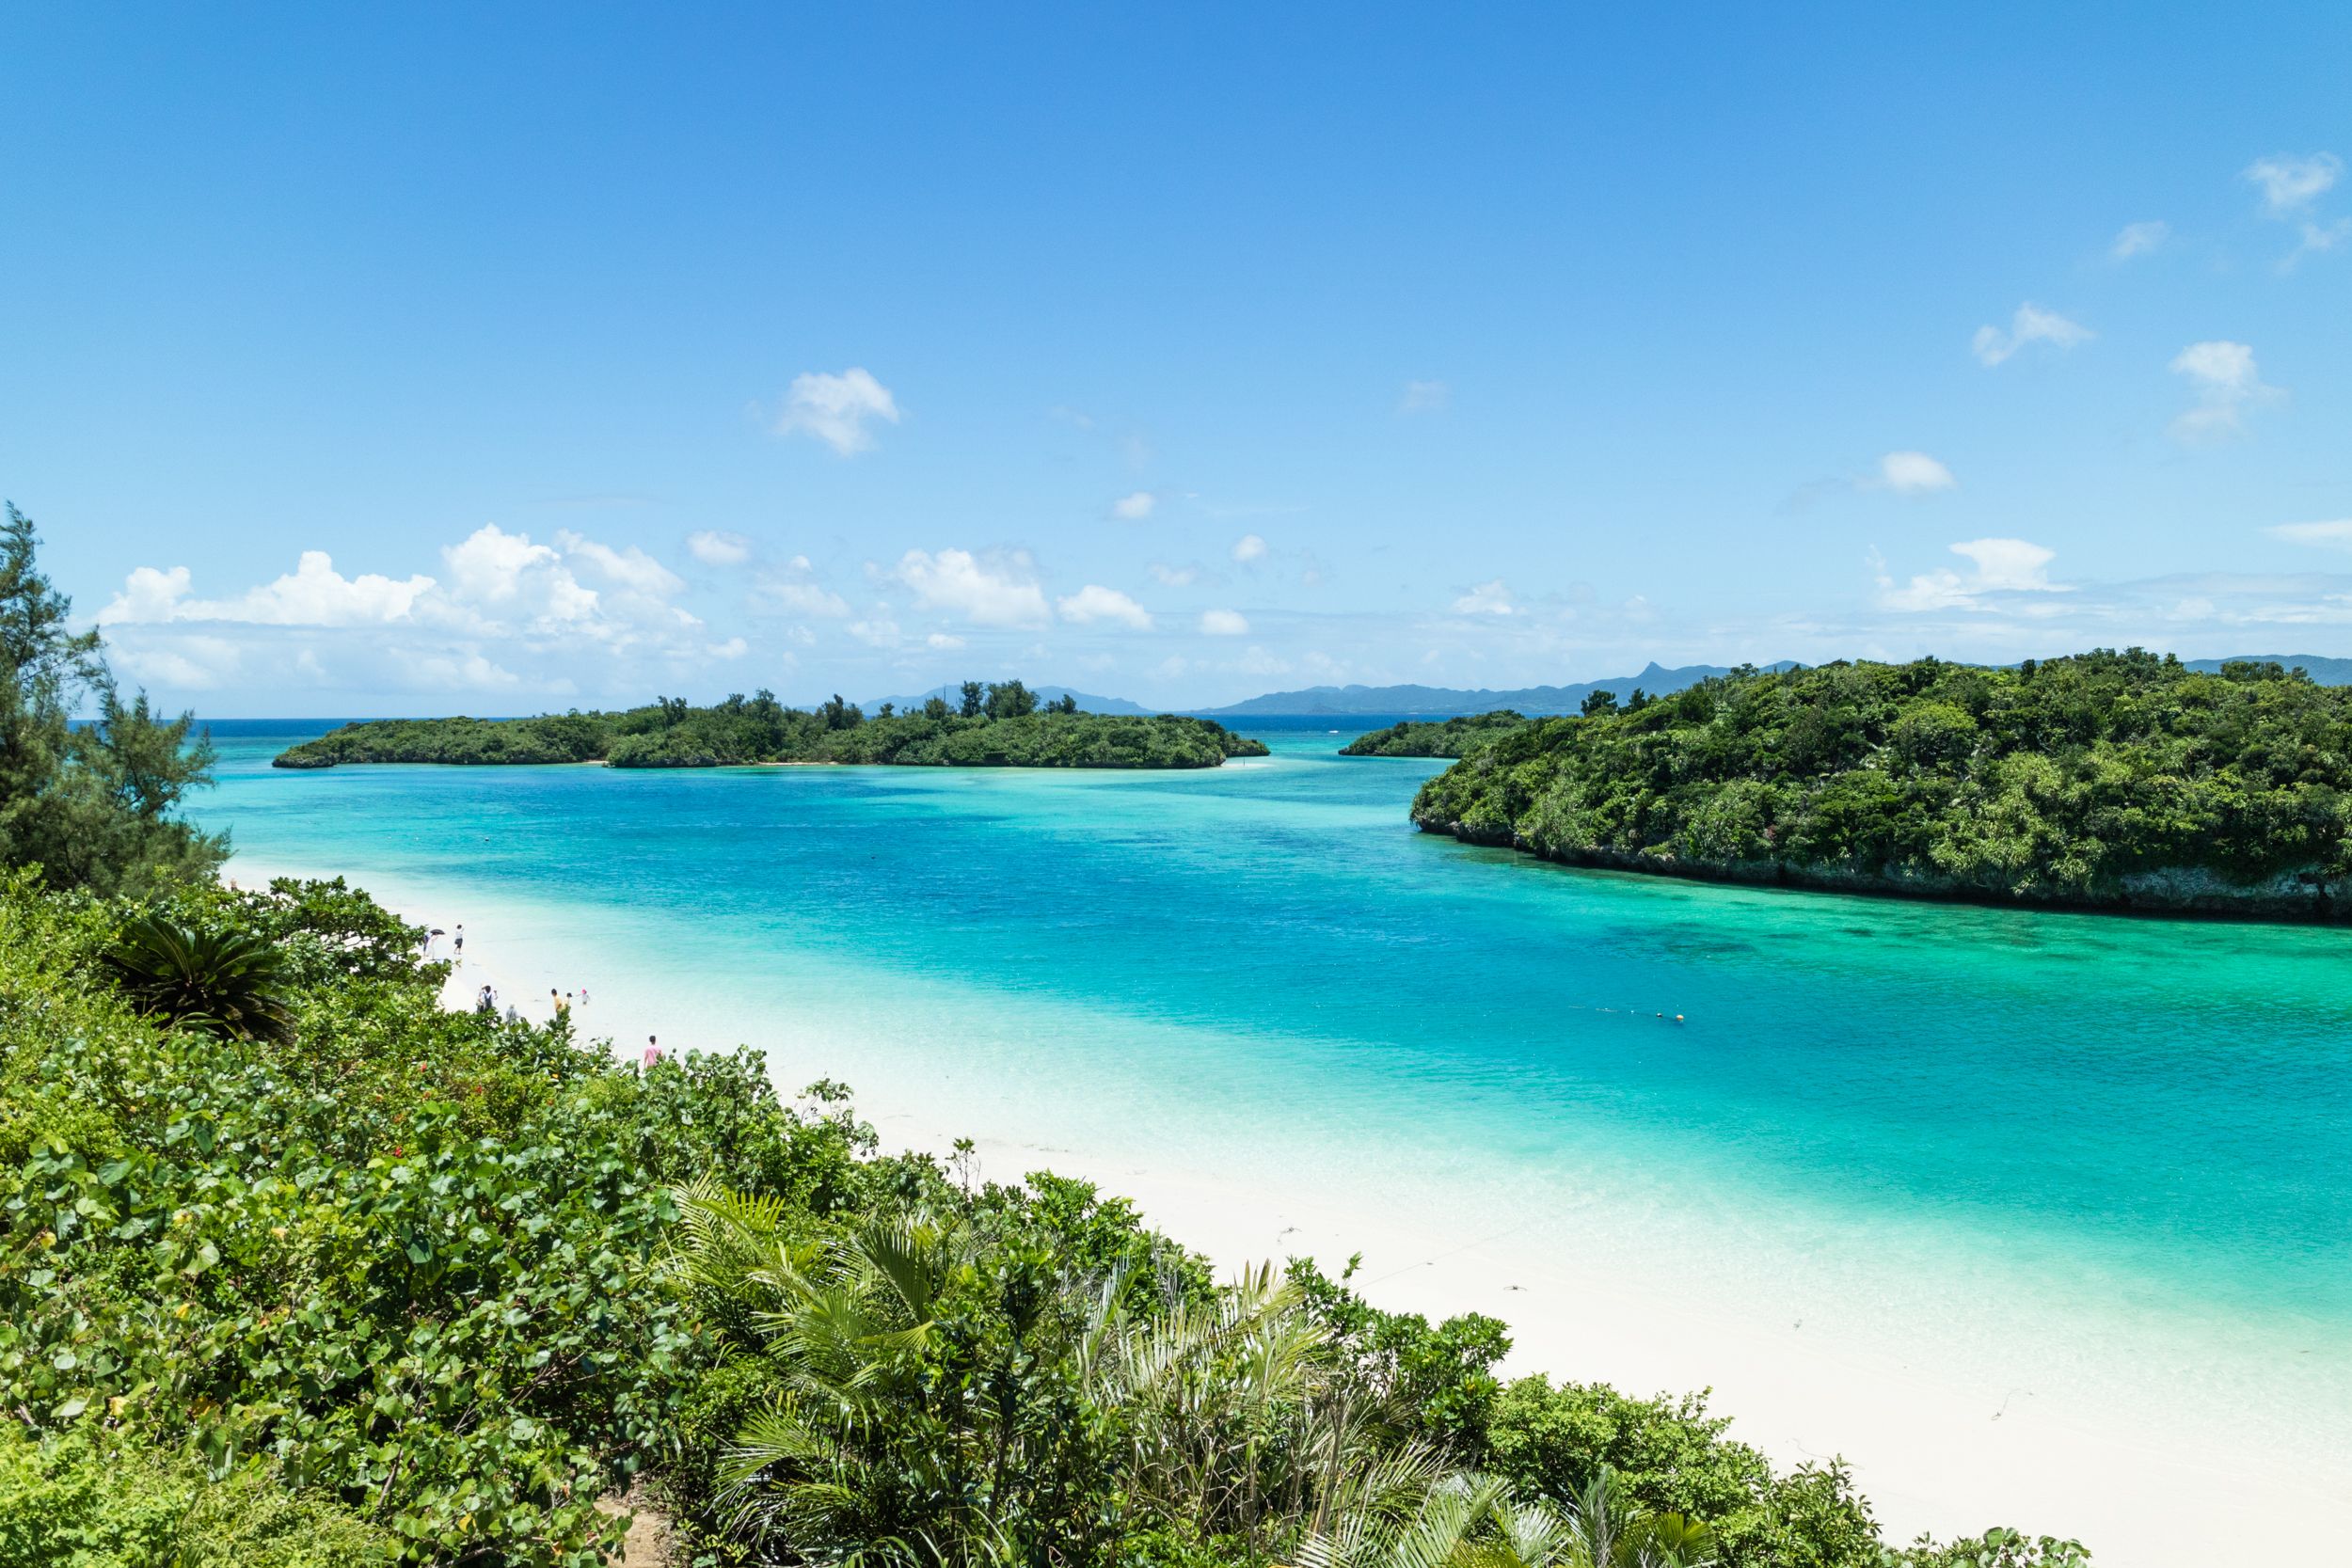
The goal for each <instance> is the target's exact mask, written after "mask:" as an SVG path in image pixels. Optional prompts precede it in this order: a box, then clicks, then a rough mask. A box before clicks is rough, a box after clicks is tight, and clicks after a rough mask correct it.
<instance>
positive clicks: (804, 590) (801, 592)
mask: <svg viewBox="0 0 2352 1568" xmlns="http://www.w3.org/2000/svg"><path fill="white" fill-rule="evenodd" d="M757 597H758V598H760V599H761V600H764V601H765V602H767V603H769V604H772V605H774V606H775V607H776V608H777V609H779V610H784V611H785V612H786V613H787V614H791V615H816V616H820V617H822V618H824V619H826V620H829V621H838V620H840V619H841V618H842V617H844V616H846V615H848V614H849V613H850V606H849V603H848V601H846V600H845V599H843V598H842V597H841V595H840V594H835V593H834V592H833V591H832V590H831V589H828V588H821V587H819V586H818V585H817V584H816V583H813V582H803V581H802V580H800V579H799V578H785V577H771V578H764V579H762V581H761V582H760V585H759V589H758V592H757Z"/></svg>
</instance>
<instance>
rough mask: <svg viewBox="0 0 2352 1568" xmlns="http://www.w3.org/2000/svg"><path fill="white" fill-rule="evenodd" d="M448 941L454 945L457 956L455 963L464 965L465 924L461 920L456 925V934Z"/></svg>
mask: <svg viewBox="0 0 2352 1568" xmlns="http://www.w3.org/2000/svg"><path fill="white" fill-rule="evenodd" d="M450 941H451V942H452V943H453V945H454V948H455V951H456V954H457V961H458V962H459V963H464V962H465V961H466V923H465V922H464V921H462V920H461V921H459V922H458V923H457V934H456V935H455V936H453V937H452V938H451V939H450Z"/></svg>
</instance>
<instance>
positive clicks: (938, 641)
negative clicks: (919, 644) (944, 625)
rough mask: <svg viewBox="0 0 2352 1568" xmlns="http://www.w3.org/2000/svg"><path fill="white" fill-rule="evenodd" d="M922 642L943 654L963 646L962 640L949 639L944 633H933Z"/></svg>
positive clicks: (958, 638) (956, 638)
mask: <svg viewBox="0 0 2352 1568" xmlns="http://www.w3.org/2000/svg"><path fill="white" fill-rule="evenodd" d="M923 641H924V642H925V643H926V644H928V645H929V646H930V647H933V648H937V649H939V650H940V651H941V652H943V653H945V652H946V651H948V650H950V649H954V648H961V647H962V646H963V639H962V638H961V637H951V636H949V635H948V634H947V633H946V632H944V631H935V632H933V633H931V634H930V636H929V637H926V638H925V639H923Z"/></svg>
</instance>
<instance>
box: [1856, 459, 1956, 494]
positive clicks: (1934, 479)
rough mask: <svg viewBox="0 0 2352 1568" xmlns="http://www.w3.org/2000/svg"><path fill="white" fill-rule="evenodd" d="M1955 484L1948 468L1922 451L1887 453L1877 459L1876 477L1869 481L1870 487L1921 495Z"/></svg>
mask: <svg viewBox="0 0 2352 1568" xmlns="http://www.w3.org/2000/svg"><path fill="white" fill-rule="evenodd" d="M1959 483H1960V481H1958V480H1957V479H1954V478H1953V477H1952V470H1951V469H1949V468H1947V467H1945V466H1944V465H1943V464H1941V463H1939V462H1937V461H1936V460H1935V459H1934V458H1932V457H1930V456H1929V455H1928V454H1927V453H1926V452H1924V451H1890V452H1888V453H1887V454H1886V455H1885V456H1884V457H1882V458H1880V459H1879V472H1878V478H1877V479H1875V480H1873V481H1872V482H1871V484H1872V486H1873V487H1874V488H1877V489H1881V490H1892V491H1894V492H1895V493H1896V494H1897V495H1899V496H1924V495H1928V494H1930V493H1931V492H1933V491H1937V490H1949V489H1951V488H1953V487H1954V486H1955V485H1957V484H1959Z"/></svg>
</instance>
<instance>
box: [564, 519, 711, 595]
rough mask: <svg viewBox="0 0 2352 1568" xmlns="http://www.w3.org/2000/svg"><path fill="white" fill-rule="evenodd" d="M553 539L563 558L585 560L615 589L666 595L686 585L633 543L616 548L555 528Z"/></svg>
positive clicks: (678, 590)
mask: <svg viewBox="0 0 2352 1568" xmlns="http://www.w3.org/2000/svg"><path fill="white" fill-rule="evenodd" d="M555 542H556V544H557V545H558V546H561V547H562V549H563V551H564V559H566V560H568V561H581V562H587V563H588V566H589V567H590V569H591V570H593V571H594V572H596V575H597V576H599V577H601V578H604V580H605V581H606V582H608V583H611V584H612V586H614V587H616V588H625V589H627V590H628V591H629V592H630V593H633V594H652V595H654V596H655V597H658V598H667V597H668V596H669V595H671V594H675V593H678V592H680V591H681V590H683V589H684V588H685V587H686V584H685V583H684V582H683V581H682V580H680V579H679V578H678V576H677V574H676V573H675V572H673V571H671V570H670V569H669V568H668V567H667V566H664V565H663V564H661V562H659V561H656V560H655V559H654V558H653V557H652V556H649V555H647V554H646V553H645V552H644V550H642V549H639V548H638V547H637V546H634V545H631V546H628V548H627V549H621V550H616V549H614V548H613V547H612V546H610V545H600V544H598V543H596V541H595V540H593V539H585V538H582V537H581V536H580V535H579V534H577V533H574V532H572V531H570V530H569V529H564V530H561V531H558V532H557V534H556V536H555Z"/></svg>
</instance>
